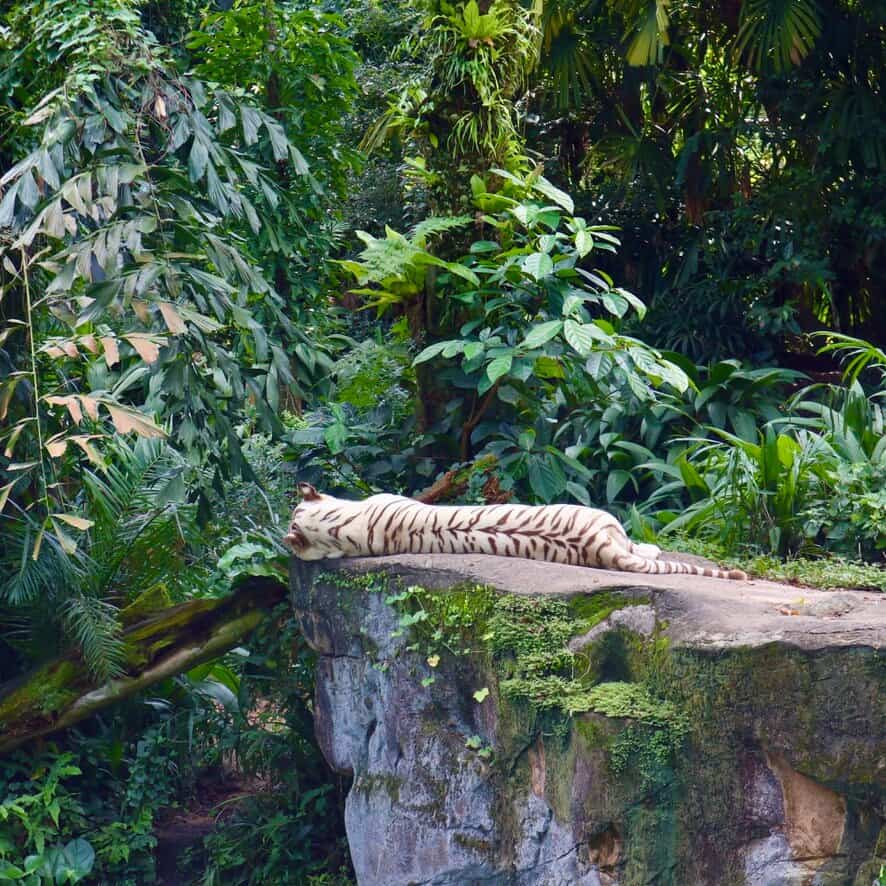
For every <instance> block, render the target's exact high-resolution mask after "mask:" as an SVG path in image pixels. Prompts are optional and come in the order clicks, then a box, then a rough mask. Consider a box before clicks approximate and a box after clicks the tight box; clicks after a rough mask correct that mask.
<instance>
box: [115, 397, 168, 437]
mask: <svg viewBox="0 0 886 886" xmlns="http://www.w3.org/2000/svg"><path fill="white" fill-rule="evenodd" d="M105 408H106V409H107V410H108V412H109V413H110V414H111V421H113V422H114V428H115V429H116V430H117V433H118V434H126V433H128V432H129V431H134V432H135V433H136V434H138V435H139V436H140V437H165V436H166V432H165V431H164V430H163V428H159V427H157V425H155V424H154V423H153V422H152V421H151V420H150V419H149V418H148V417H147V416H145V415H142V413H140V412H136V411H135V410H132V409H126V408H124V407H122V406H119V405H112V404H111V403H105Z"/></svg>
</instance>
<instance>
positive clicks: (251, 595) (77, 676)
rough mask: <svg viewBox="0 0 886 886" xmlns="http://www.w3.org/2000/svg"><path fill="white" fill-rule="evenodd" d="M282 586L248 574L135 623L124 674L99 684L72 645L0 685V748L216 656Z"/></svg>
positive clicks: (281, 594) (251, 625)
mask: <svg viewBox="0 0 886 886" xmlns="http://www.w3.org/2000/svg"><path fill="white" fill-rule="evenodd" d="M286 593H287V589H286V586H285V585H284V584H283V583H281V582H278V581H275V580H274V579H272V578H258V577H255V578H250V579H248V580H246V581H245V582H244V583H243V584H241V585H240V586H239V587H238V588H237V589H236V590H235V591H234V592H233V593H232V594H230V595H229V596H227V597H223V598H220V599H201V600H191V601H189V602H187V603H182V604H180V605H179V606H173V607H171V608H169V609H165V610H163V611H161V612H159V613H156V614H152V615H151V616H150V617H148V618H146V619H145V620H143V621H141V622H139V623H138V624H135V625H133V626H132V627H131V628H129V629H128V630H127V631H126V632H125V633H124V635H123V641H124V644H125V657H124V663H123V674H122V676H120V677H118V678H115V679H112V680H109V681H108V682H106V683H103V684H96V683H95V681H94V680H93V679H92V678H91V677H90V674H89V671H88V669H87V668H86V666H85V664H84V663H83V661H82V659H81V657H80V655H79V654H78V652H77V651H76V650H74V651H70V652H68V653H66V654H65V655H62V656H60V657H58V658H56V659H53V660H52V661H50V662H47V663H46V664H44V665H42V666H41V667H39V668H37V669H36V670H35V671H32V672H31V673H30V674H27V675H25V676H24V677H21V678H18V679H17V680H16V681H14V683H12V684H7V685H6V686H5V687H0V754H3V753H6V752H8V751H11V750H14V749H15V748H17V747H19V746H21V745H22V744H24V743H26V742H28V741H30V740H32V739H34V738H38V737H40V736H42V735H47V734H49V733H51V732H55V731H57V730H59V729H64V728H67V727H69V726H72V725H73V724H74V723H77V722H78V721H80V720H83V719H85V718H86V717H88V716H90V715H91V714H93V713H95V712H96V711H98V710H101V709H102V708H105V707H108V706H109V705H111V704H114V703H116V702H119V701H122V700H123V699H125V698H128V697H129V696H131V695H133V694H135V693H136V692H139V691H140V690H142V689H145V688H146V687H148V686H151V685H153V684H154V683H158V682H159V681H160V680H165V679H166V678H168V677H172V676H174V675H176V674H180V673H182V672H184V671H187V670H190V669H191V668H193V667H195V666H196V665H198V664H201V663H202V662H204V661H208V660H209V659H212V658H216V657H217V656H219V655H222V654H223V653H224V652H227V651H228V650H229V649H232V648H233V647H234V646H236V645H237V644H238V643H239V642H241V641H242V639H243V638H244V637H246V636H247V635H248V634H249V633H250V632H251V631H252V630H254V629H255V627H257V625H258V624H259V622H261V620H262V619H263V618H264V617H265V615H266V614H267V611H268V610H269V609H271V608H273V607H274V606H275V605H276V604H277V603H280V602H281V601H282V600H284V599H285V597H286Z"/></svg>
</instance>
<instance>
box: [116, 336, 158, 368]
mask: <svg viewBox="0 0 886 886" xmlns="http://www.w3.org/2000/svg"><path fill="white" fill-rule="evenodd" d="M123 338H125V339H126V341H128V342H129V344H131V345H132V346H133V347H134V348H135V349H136V351H138V355H139V357H141V358H142V360H144V361H145V363H154V362H156V360H157V358H158V357H159V356H160V345H159V344H158V343H157V342H156V341H154V339H153V338H152V337H151V336H149V335H148V334H147V333H144V332H130V333H129V334H128V335H124V336H123Z"/></svg>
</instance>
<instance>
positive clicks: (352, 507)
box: [284, 483, 747, 580]
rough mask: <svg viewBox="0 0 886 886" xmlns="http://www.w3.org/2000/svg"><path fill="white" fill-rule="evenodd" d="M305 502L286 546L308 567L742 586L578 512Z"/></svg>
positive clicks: (598, 514) (601, 516)
mask: <svg viewBox="0 0 886 886" xmlns="http://www.w3.org/2000/svg"><path fill="white" fill-rule="evenodd" d="M298 491H299V493H300V494H301V496H302V502H301V504H299V506H298V507H297V508H296V509H295V511H294V512H293V514H292V521H291V523H290V525H289V532H288V533H287V535H286V536H285V538H284V541H285V542H286V544H287V545H289V547H290V548H291V549H292V551H293V553H294V554H295V555H296V556H297V557H299V558H300V559H302V560H322V559H324V558H337V557H365V556H375V555H381V554H498V555H500V556H504V557H526V558H529V559H531V560H549V561H551V562H553V563H570V564H572V565H575V566H596V567H599V568H601V569H617V570H620V571H621V572H647V573H656V574H662V573H665V574H671V573H689V574H690V575H706V576H710V577H712V578H732V579H738V580H743V579H746V578H747V576H746V575H745V573H743V572H741V571H740V570H738V569H730V570H728V571H727V570H724V569H707V568H705V567H702V566H696V565H695V564H693V563H678V562H675V561H671V560H659V559H657V558H658V555H659V554H660V553H661V551H660V550H659V549H658V548H657V547H656V546H655V545H646V544H639V545H638V544H634V543H633V542H632V541H631V540H630V539H629V538H628V536H627V533H626V532H625V531H624V529H622V527H621V524H620V523H619V522H618V520H616V519H615V517H612V516H611V515H609V514H607V513H606V512H605V511H598V510H596V509H594V508H585V507H582V506H580V505H543V506H540V507H536V506H530V505H510V504H503V505H485V506H460V505H456V506H439V505H426V504H422V503H421V502H419V501H415V499H412V498H403V497H402V496H399V495H387V494H384V495H373V496H370V497H369V498H367V499H365V500H364V501H345V500H344V499H340V498H333V496H331V495H321V494H320V493H319V492H317V490H316V489H314V487H313V486H311V485H310V484H309V483H299V484H298Z"/></svg>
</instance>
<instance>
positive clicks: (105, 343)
mask: <svg viewBox="0 0 886 886" xmlns="http://www.w3.org/2000/svg"><path fill="white" fill-rule="evenodd" d="M102 347H103V348H104V351H105V363H107V364H108V369H110V368H111V367H112V366H113V365H114V364H115V363H119V362H120V349H119V348H118V347H117V339H116V338H112V337H111V336H110V335H103V336H102Z"/></svg>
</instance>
